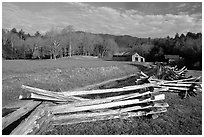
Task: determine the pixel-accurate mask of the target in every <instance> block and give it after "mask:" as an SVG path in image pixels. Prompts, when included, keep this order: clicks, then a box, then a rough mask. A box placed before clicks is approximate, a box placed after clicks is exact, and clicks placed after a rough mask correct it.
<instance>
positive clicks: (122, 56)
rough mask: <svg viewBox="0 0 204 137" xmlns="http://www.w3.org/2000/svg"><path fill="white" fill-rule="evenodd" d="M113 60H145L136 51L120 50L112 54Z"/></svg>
mask: <svg viewBox="0 0 204 137" xmlns="http://www.w3.org/2000/svg"><path fill="white" fill-rule="evenodd" d="M113 60H115V61H132V62H145V58H144V57H142V56H140V55H139V54H138V53H136V52H122V53H116V54H114V55H113Z"/></svg>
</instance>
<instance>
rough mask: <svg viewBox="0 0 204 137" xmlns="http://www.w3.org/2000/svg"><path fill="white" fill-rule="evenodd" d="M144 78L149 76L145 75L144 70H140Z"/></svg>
mask: <svg viewBox="0 0 204 137" xmlns="http://www.w3.org/2000/svg"><path fill="white" fill-rule="evenodd" d="M140 73H141V74H142V75H143V76H144V77H145V78H148V77H149V76H148V75H146V74H145V73H144V72H142V71H141V72H140Z"/></svg>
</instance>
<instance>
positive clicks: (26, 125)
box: [11, 103, 50, 135]
mask: <svg viewBox="0 0 204 137" xmlns="http://www.w3.org/2000/svg"><path fill="white" fill-rule="evenodd" d="M48 105H49V104H45V103H44V104H41V105H40V106H38V107H37V108H36V109H35V110H34V111H33V112H32V113H31V114H30V115H29V116H28V118H27V119H25V120H24V121H23V122H21V124H20V125H18V126H17V127H16V128H15V129H14V130H13V131H12V132H11V135H28V134H35V132H34V131H37V130H39V129H40V127H41V126H42V124H43V122H42V120H41V119H44V120H43V121H46V120H48V119H47V118H48V116H50V113H48V112H47V111H46V110H44V109H45V108H46V107H47V106H48ZM40 120H41V122H38V121H40Z"/></svg>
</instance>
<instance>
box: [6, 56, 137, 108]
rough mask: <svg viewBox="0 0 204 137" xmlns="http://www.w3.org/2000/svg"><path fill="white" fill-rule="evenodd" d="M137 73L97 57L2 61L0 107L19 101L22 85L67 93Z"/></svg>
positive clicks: (125, 64) (124, 63)
mask: <svg viewBox="0 0 204 137" xmlns="http://www.w3.org/2000/svg"><path fill="white" fill-rule="evenodd" d="M136 72H138V68H137V67H135V66H131V65H129V63H126V62H113V61H102V60H101V59H97V58H85V57H72V58H62V59H57V60H3V61H2V106H5V105H8V104H10V103H11V102H14V103H13V104H15V102H16V101H18V97H19V95H20V94H21V93H22V92H23V91H22V89H21V88H20V87H21V85H23V84H24V85H29V86H33V87H38V88H42V89H47V90H52V91H56V90H62V91H68V90H71V89H74V88H78V87H83V86H85V85H89V84H93V83H96V82H102V81H104V80H108V79H111V78H117V77H121V76H126V75H128V74H133V73H136ZM13 104H12V105H13Z"/></svg>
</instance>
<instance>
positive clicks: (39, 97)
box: [19, 93, 67, 102]
mask: <svg viewBox="0 0 204 137" xmlns="http://www.w3.org/2000/svg"><path fill="white" fill-rule="evenodd" d="M19 99H20V100H25V99H37V100H44V101H57V102H67V100H65V99H58V98H54V97H48V96H43V95H38V94H35V93H28V94H21V95H20V96H19Z"/></svg>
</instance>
